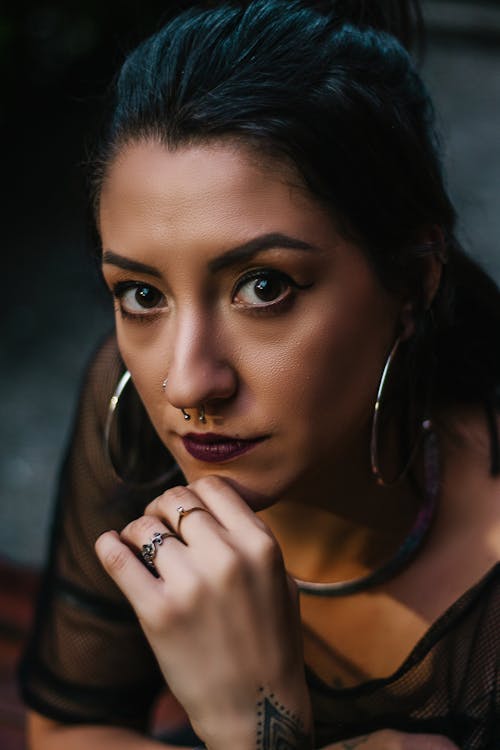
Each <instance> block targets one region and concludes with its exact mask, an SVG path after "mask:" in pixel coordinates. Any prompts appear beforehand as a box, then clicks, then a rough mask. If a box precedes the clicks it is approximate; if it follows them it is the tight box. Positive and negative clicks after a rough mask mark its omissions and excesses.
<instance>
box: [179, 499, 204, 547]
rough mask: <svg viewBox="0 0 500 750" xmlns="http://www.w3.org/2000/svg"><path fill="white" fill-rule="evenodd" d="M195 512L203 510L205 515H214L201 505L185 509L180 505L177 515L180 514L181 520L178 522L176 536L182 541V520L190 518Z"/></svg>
mask: <svg viewBox="0 0 500 750" xmlns="http://www.w3.org/2000/svg"><path fill="white" fill-rule="evenodd" d="M195 510H202V511H203V512H204V513H209V514H210V515H212V514H211V513H210V511H209V510H207V508H202V507H201V505H195V506H194V507H193V508H184V506H183V505H179V506H178V507H177V513H178V514H179V520H178V521H177V530H176V534H177V536H179V537H180V538H181V539H182V536H181V534H180V528H181V523H182V519H183V518H185V517H186V516H189V514H190V513H194V511H195Z"/></svg>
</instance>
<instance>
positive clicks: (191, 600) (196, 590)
mask: <svg viewBox="0 0 500 750" xmlns="http://www.w3.org/2000/svg"><path fill="white" fill-rule="evenodd" d="M204 594H205V585H204V583H203V581H202V580H201V578H199V577H198V576H196V575H193V576H191V577H190V578H189V579H188V580H187V581H185V582H184V585H183V587H182V592H179V595H178V596H177V597H176V599H175V606H174V607H173V610H172V616H175V618H176V619H177V620H185V619H188V618H190V617H191V616H192V615H193V613H196V612H199V611H200V605H201V603H202V601H203V598H204Z"/></svg>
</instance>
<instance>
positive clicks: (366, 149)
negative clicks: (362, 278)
mask: <svg viewBox="0 0 500 750" xmlns="http://www.w3.org/2000/svg"><path fill="white" fill-rule="evenodd" d="M418 13H419V10H418V4H417V3H415V2H406V3H405V2H401V1H399V0H395V1H394V2H385V3H384V2H383V0H379V2H338V3H336V4H335V3H324V2H319V3H307V2H300V1H298V0H252V1H251V2H248V3H244V4H239V5H237V6H235V5H234V4H231V3H227V4H218V5H216V6H215V7H211V8H208V9H200V8H195V9H188V10H187V11H184V12H183V13H181V14H180V15H178V16H176V17H174V18H173V19H172V20H170V21H169V22H168V23H167V24H166V25H165V26H164V27H163V28H162V29H160V30H159V31H158V32H157V33H156V34H155V35H153V36H152V37H151V38H149V39H147V40H146V41H145V42H144V43H143V44H141V45H140V46H139V47H138V48H137V49H136V50H135V51H134V52H132V54H130V55H129V57H128V58H127V59H126V61H125V63H124V65H123V67H122V70H121V72H120V74H119V77H118V79H117V82H116V88H115V104H114V110H113V114H112V118H111V124H110V129H109V132H108V136H107V139H106V141H105V143H104V147H103V151H102V152H101V155H100V159H99V161H98V165H100V167H99V168H98V169H97V171H96V184H95V191H96V192H95V194H96V195H97V200H98V193H99V189H100V185H101V184H102V180H103V179H105V174H106V168H107V166H108V165H109V163H110V162H111V161H112V160H113V158H114V157H115V155H116V153H117V152H118V151H119V149H120V148H121V147H122V146H123V145H124V144H126V143H127V142H128V141H134V140H137V139H142V138H148V137H153V138H156V139H159V140H160V141H161V142H162V143H164V144H165V145H167V146H168V147H169V148H176V147H179V146H181V145H183V144H190V143H194V142H203V141H207V140H210V139H220V138H226V137H232V138H236V139H240V140H243V141H245V142H248V143H249V144H250V145H252V146H253V147H255V148H257V149H259V150H260V151H263V152H265V153H268V154H270V155H272V156H276V157H278V158H281V159H284V160H286V161H287V162H288V163H291V164H293V165H294V167H295V168H296V170H297V171H298V173H299V174H300V176H301V178H302V179H303V181H304V182H305V184H306V185H307V187H308V188H309V190H310V191H311V193H312V194H313V195H314V196H316V197H317V199H318V200H319V201H321V202H322V204H323V205H324V206H326V207H327V208H328V210H330V211H331V212H332V213H333V215H334V216H335V218H336V219H337V221H338V222H339V226H340V227H341V229H342V230H343V231H344V232H345V233H347V234H348V235H349V236H351V237H353V238H355V239H356V240H357V241H358V242H359V243H360V245H361V247H363V248H364V250H365V252H366V255H367V257H368V258H369V259H370V260H371V262H372V264H373V266H374V268H375V270H376V272H377V273H378V275H379V277H380V279H381V280H382V282H383V283H384V284H385V286H386V287H387V288H389V289H395V288H398V289H401V288H407V289H411V290H412V291H413V295H414V299H415V306H416V312H415V315H416V322H417V335H416V336H415V337H413V340H414V343H413V348H411V347H410V349H411V351H409V353H408V363H410V362H414V360H415V357H416V356H417V355H418V356H420V357H421V356H422V354H421V352H422V351H423V349H422V346H421V342H422V341H424V340H426V341H427V342H428V341H429V340H430V339H431V338H432V341H433V345H432V351H433V352H434V354H435V360H436V364H435V370H432V373H433V377H434V379H435V383H434V385H435V395H436V398H437V399H438V400H439V401H440V402H443V401H445V400H447V399H449V400H451V401H457V400H459V401H478V400H482V401H483V402H485V401H486V400H491V398H492V397H493V393H494V391H495V388H496V385H497V383H498V382H499V380H500V355H499V353H498V350H497V349H496V348H495V347H494V345H493V342H494V341H495V338H496V332H497V331H498V330H500V294H499V291H498V289H497V287H496V285H495V284H494V282H493V281H492V280H491V279H490V278H489V277H488V276H487V275H486V273H485V272H483V271H482V270H481V269H480V268H479V266H478V265H477V264H476V263H474V262H473V261H472V260H471V259H469V258H468V257H467V256H466V255H465V253H464V252H463V250H462V249H461V247H460V245H459V243H458V241H457V239H456V237H455V212H454V209H453V206H452V204H451V202H450V199H449V197H448V195H447V191H446V189H445V186H444V182H443V176H442V169H441V164H440V157H439V144H438V141H437V138H436V135H435V130H434V114H433V108H432V105H431V102H430V100H429V97H428V94H427V92H426V90H425V88H424V85H423V83H422V81H421V79H420V77H419V75H418V74H417V72H416V70H415V66H414V64H413V62H412V59H411V57H410V54H409V53H408V52H407V51H406V50H405V48H404V47H403V46H402V44H401V43H400V42H399V41H398V40H397V39H396V38H395V36H394V35H393V34H395V35H397V36H399V37H400V38H401V39H402V41H404V42H405V43H407V44H409V43H410V42H411V39H412V34H411V29H412V28H414V25H415V24H414V21H413V22H412V19H415V18H417V19H418V17H419V16H418ZM346 20H347V21H348V23H346ZM389 31H390V32H393V34H390V33H388V32H389ZM429 253H438V254H439V255H440V257H442V258H443V260H446V265H445V271H444V276H443V280H442V283H441V287H440V289H439V292H438V294H437V296H436V299H435V301H434V303H433V305H432V309H431V311H430V314H429V312H427V313H426V311H425V309H424V308H425V305H424V297H423V276H424V274H423V258H425V256H426V255H428V254H429ZM419 342H420V343H419ZM426 351H427V352H428V351H429V350H428V348H427V349H426ZM418 352H420V354H418ZM426 367H428V368H429V372H431V369H430V362H429V363H426V362H424V363H422V362H421V361H420V364H419V369H420V370H423V369H425V368H426ZM408 371H411V367H409V370H408Z"/></svg>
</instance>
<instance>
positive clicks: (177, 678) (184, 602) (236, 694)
mask: <svg viewBox="0 0 500 750" xmlns="http://www.w3.org/2000/svg"><path fill="white" fill-rule="evenodd" d="M179 506H183V507H184V508H185V509H186V510H189V509H190V508H195V507H196V508H202V509H203V510H205V511H208V512H200V511H196V512H192V513H189V514H187V515H186V516H185V517H184V518H183V519H182V524H181V527H180V529H179V532H180V533H182V540H181V539H179V538H178V537H175V536H174V537H171V536H170V537H168V538H166V539H165V540H164V541H163V544H162V545H161V546H159V547H158V548H157V553H156V555H155V558H154V564H155V567H156V569H157V571H158V574H159V578H157V579H156V578H154V577H153V576H152V575H151V573H150V571H148V570H147V569H146V568H145V566H144V565H143V564H142V562H141V561H139V560H138V559H137V557H136V555H135V554H134V552H133V551H132V549H134V550H139V549H141V547H142V545H143V544H145V543H147V542H148V541H149V540H150V539H151V537H152V536H153V534H154V533H155V532H168V531H172V530H174V531H175V530H177V529H178V528H179V527H178V524H179V513H178V511H177V508H178V507H179ZM96 551H97V554H98V556H99V559H100V560H101V562H102V564H103V566H104V567H105V569H106V570H107V572H108V573H109V574H110V576H111V577H112V578H113V579H114V581H115V582H116V583H117V585H118V586H119V587H120V588H121V590H122V591H123V593H124V594H125V596H126V597H127V598H128V599H129V601H130V602H131V604H132V606H133V607H134V609H135V611H136V613H137V616H138V618H139V621H140V623H141V626H142V628H143V630H144V633H145V635H146V637H147V639H148V641H149V643H150V645H151V647H152V649H153V651H154V653H155V656H156V658H157V660H158V664H159V666H160V669H161V670H162V672H163V675H164V677H165V680H166V682H167V683H168V685H169V688H170V689H171V690H172V692H173V693H174V695H175V696H176V697H177V699H178V700H179V701H180V703H181V704H182V705H183V706H184V708H185V710H186V712H187V714H188V716H189V718H190V720H191V723H192V724H193V727H194V729H195V731H196V732H197V734H198V735H199V736H200V737H201V738H202V739H203V741H204V742H205V743H206V744H207V746H208V747H209V748H210V749H212V748H214V749H215V748H216V750H223V749H225V747H226V746H227V747H228V748H231V750H234V748H235V747H237V748H238V750H245V748H247V747H248V748H252V750H255V748H262V750H267V749H268V748H270V747H271V739H270V735H269V737H268V736H266V733H269V732H271V730H272V731H273V732H274V733H275V734H274V735H273V736H274V737H275V739H274V740H272V743H273V744H272V746H273V747H274V743H279V741H280V739H282V741H283V742H284V743H285V744H284V745H283V746H286V747H290V748H297V750H299V749H300V750H305V749H306V748H307V749H308V748H310V747H311V736H310V735H311V724H312V721H311V708H310V701H309V693H308V690H307V686H306V682H305V676H304V662H303V653H302V641H301V628H300V616H299V608H298V595H297V590H296V586H295V582H294V581H293V580H292V579H291V578H290V577H289V576H287V573H286V570H285V567H284V564H283V559H282V556H281V551H280V548H279V546H278V544H277V542H276V540H275V539H274V537H273V536H272V534H271V532H270V531H269V529H268V528H267V527H266V526H265V524H264V523H263V522H262V521H261V520H260V519H259V518H258V517H257V516H256V515H255V514H254V513H253V511H251V510H250V508H249V507H248V505H247V504H246V503H245V502H244V501H243V500H242V499H241V497H240V496H239V495H238V494H237V492H236V491H235V490H233V489H232V488H231V487H230V486H229V485H228V484H227V483H226V482H225V481H224V480H223V479H221V478H218V477H215V476H211V477H205V478H203V479H200V480H198V481H196V482H194V483H193V484H191V485H189V486H188V487H175V488H172V489H170V490H167V492H165V493H164V494H163V495H161V496H160V497H158V498H157V499H156V500H154V501H153V502H152V503H150V505H149V506H148V507H147V508H146V511H145V515H144V516H143V517H141V518H139V519H137V520H136V521H133V522H132V523H131V524H129V525H128V526H127V527H126V528H125V529H124V530H123V531H122V533H121V535H120V536H119V535H118V534H117V533H116V532H106V533H105V534H103V535H102V536H101V537H100V538H99V539H98V540H97V543H96ZM271 719H272V721H271ZM271 724H272V727H271V729H269V728H268V727H269V726H270V725H271Z"/></svg>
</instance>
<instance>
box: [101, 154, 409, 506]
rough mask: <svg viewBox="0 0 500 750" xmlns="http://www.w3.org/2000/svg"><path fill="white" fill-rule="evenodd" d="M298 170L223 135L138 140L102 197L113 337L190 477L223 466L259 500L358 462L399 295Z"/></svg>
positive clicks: (320, 488)
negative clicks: (207, 141) (170, 143)
mask: <svg viewBox="0 0 500 750" xmlns="http://www.w3.org/2000/svg"><path fill="white" fill-rule="evenodd" d="M297 183H298V180H297V179H295V183H294V181H293V179H292V177H291V174H290V170H287V169H286V168H285V167H284V166H283V165H280V164H277V163H276V162H273V161H271V160H270V161H269V162H268V163H267V165H266V164H265V163H263V162H262V160H258V159H257V158H256V157H255V155H253V154H252V152H251V151H250V150H246V149H245V148H243V147H242V146H238V145H236V144H234V143H227V142H225V143H224V142H221V143H215V144H211V145H198V146H186V147H185V148H179V149H178V150H172V151H171V150H168V149H167V148H166V147H164V146H162V145H160V144H158V143H156V142H152V141H148V142H146V141H145V142H138V143H135V144H131V145H128V146H126V147H124V148H123V149H122V151H121V153H120V154H119V156H118V158H117V159H116V160H115V162H114V163H113V164H112V165H111V166H110V168H109V170H108V174H107V177H106V180H105V183H104V186H103V190H102V195H101V203H100V230H101V236H102V245H103V270H104V275H105V278H106V282H107V284H108V286H109V287H110V289H111V290H112V292H113V294H114V295H115V308H116V326H117V332H118V341H119V346H120V350H121V352H122V355H123V359H124V361H125V363H126V365H127V367H128V368H129V370H130V372H131V374H132V377H133V380H134V383H135V386H136V388H137V390H138V392H139V394H140V396H141V398H142V400H143V402H144V404H145V406H146V409H147V411H148V413H149V415H150V418H151V420H152V422H153V424H154V426H155V428H156V430H157V432H158V434H159V436H160V438H161V440H162V441H163V443H164V444H165V445H166V447H167V448H168V449H169V450H170V451H171V452H172V454H173V455H174V457H175V458H176V460H177V462H178V464H179V466H180V467H181V469H182V470H183V472H184V474H185V476H186V478H187V480H188V481H193V480H195V479H197V478H199V477H203V476H205V475H208V474H217V475H219V476H222V477H224V478H226V479H227V480H228V481H229V482H231V483H232V484H233V486H235V487H236V488H237V489H239V491H240V492H241V494H242V495H243V497H245V499H246V500H247V501H248V502H249V503H250V504H251V505H252V507H254V509H256V510H257V509H260V508H263V507H266V506H268V505H270V504H272V503H274V502H275V501H277V500H279V499H283V498H290V499H295V500H300V499H301V498H305V499H306V500H307V499H308V496H309V497H311V496H314V495H315V494H316V495H318V493H322V492H327V491H328V483H329V481H330V479H331V477H332V473H335V472H342V471H343V468H345V467H346V465H347V464H346V462H350V463H351V464H352V463H353V462H354V463H356V462H357V461H358V462H360V463H361V464H363V463H364V465H363V467H362V468H363V470H364V469H366V468H367V467H369V449H368V435H369V427H370V422H371V415H372V410H373V404H374V398H375V394H376V389H377V385H378V381H379V378H380V373H381V370H382V367H383V364H384V361H385V358H386V356H387V353H388V351H389V349H390V347H391V345H392V343H393V341H394V338H395V335H396V332H397V328H398V317H399V309H400V305H399V304H397V303H396V301H395V300H394V299H393V298H391V297H390V296H389V295H388V294H387V293H386V292H385V291H384V290H383V288H382V287H381V285H380V283H379V281H378V280H377V278H376V276H375V275H374V273H373V271H372V269H371V267H370V265H369V264H368V262H367V260H366V259H365V257H364V255H363V254H362V252H361V251H360V249H359V248H358V247H357V246H356V245H354V244H352V243H350V242H348V241H347V240H345V239H344V238H343V237H341V235H340V234H339V232H338V231H337V229H336V227H335V225H334V223H333V221H332V219H331V218H330V217H329V216H328V215H327V213H326V212H325V210H324V209H323V208H322V207H320V205H319V204H318V203H317V202H316V201H314V200H313V198H312V197H311V196H310V195H309V194H308V193H307V191H306V190H305V189H304V188H303V187H301V186H300V185H298V184H297ZM165 378H167V384H166V387H165V388H163V387H162V383H163V381H164V380H165ZM201 405H203V406H204V409H205V420H206V421H205V422H202V421H200V419H199V416H200V412H199V411H198V410H199V407H200V406H201ZM182 408H183V409H185V410H186V412H187V413H188V414H189V415H190V417H191V419H190V420H189V421H186V420H185V419H184V416H183V413H182V411H181V409H182Z"/></svg>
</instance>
